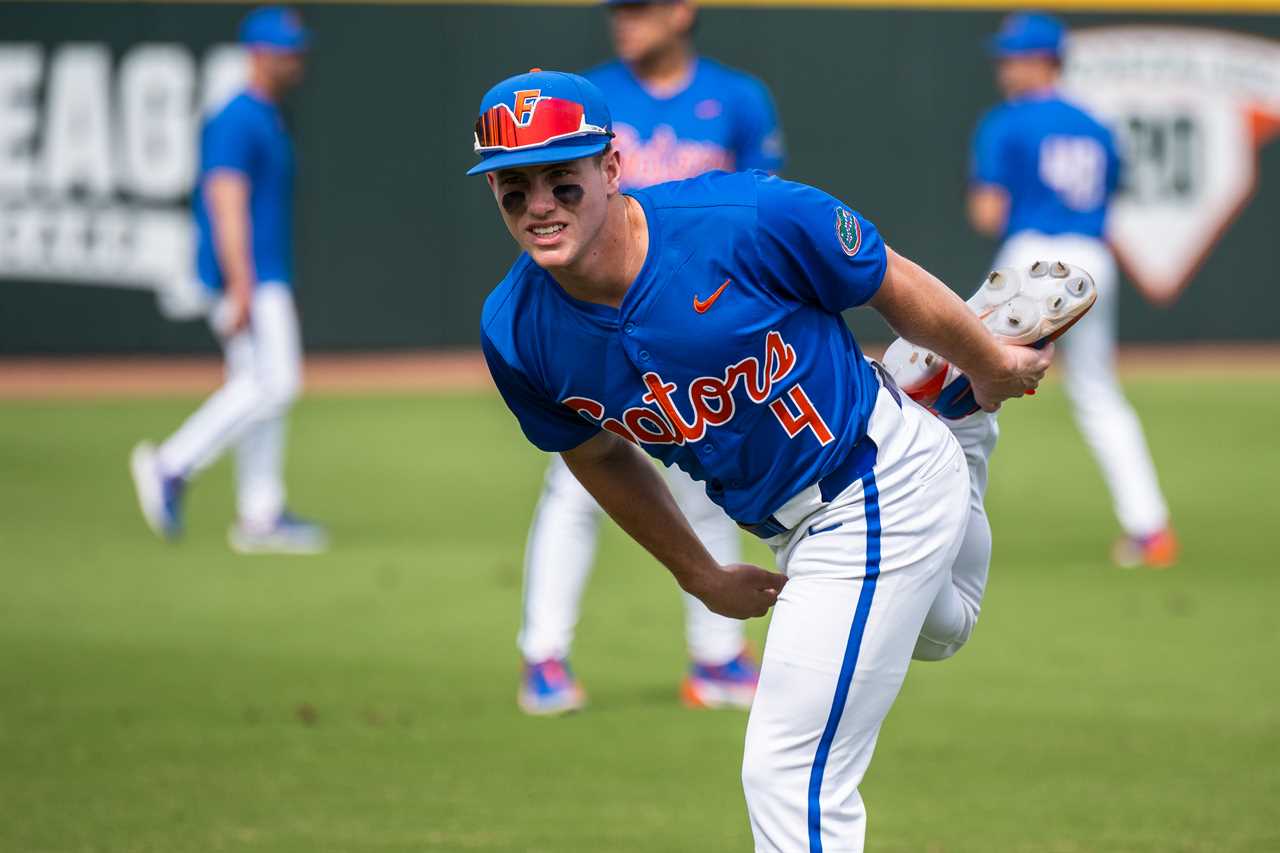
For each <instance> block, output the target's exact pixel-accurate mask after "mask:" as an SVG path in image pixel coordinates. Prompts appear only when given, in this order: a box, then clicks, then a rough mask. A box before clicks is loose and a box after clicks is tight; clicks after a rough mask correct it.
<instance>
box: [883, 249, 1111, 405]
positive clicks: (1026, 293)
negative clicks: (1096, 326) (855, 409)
mask: <svg viewBox="0 0 1280 853" xmlns="http://www.w3.org/2000/svg"><path fill="white" fill-rule="evenodd" d="M1097 298H1098V289H1097V287H1096V286H1095V285H1094V283H1093V277H1092V276H1091V275H1089V273H1087V272H1085V271H1084V270H1082V269H1081V268H1080V267H1077V266H1073V265H1072V264H1066V263H1063V262H1062V261H1053V262H1052V263H1050V262H1048V261H1036V262H1035V263H1034V264H1031V265H1030V266H1026V267H1017V268H1014V267H1002V268H1000V269H998V270H995V271H994V272H992V273H990V274H989V275H988V276H987V279H986V281H984V282H983V283H982V286H981V287H979V288H978V292H977V293H975V294H973V296H971V297H969V300H968V302H967V304H968V306H969V307H970V308H971V309H973V312H974V313H975V314H977V315H978V317H979V319H981V320H982V323H983V325H985V326H986V327H987V328H988V329H990V330H991V332H992V333H993V334H994V335H996V336H997V337H998V338H1000V339H1001V340H1003V341H1005V342H1006V343H1010V344H1017V345H1020V346H1029V347H1035V348H1036V349H1039V348H1041V347H1044V346H1046V345H1048V344H1050V343H1052V342H1053V341H1055V340H1057V339H1058V338H1059V337H1061V336H1062V334H1063V332H1065V331H1066V330H1067V329H1070V328H1071V327H1072V326H1073V325H1074V324H1075V323H1076V321H1077V320H1079V319H1080V318H1081V317H1083V316H1084V315H1085V312H1087V311H1088V310H1089V309H1090V308H1092V307H1093V303H1094V302H1095V301H1096V300H1097ZM884 367H885V369H886V370H888V371H889V375H890V376H892V377H893V379H894V381H895V382H897V383H898V386H899V387H900V388H902V390H903V391H904V392H906V394H907V396H909V397H910V398H911V399H913V400H915V401H916V402H917V403H919V404H920V405H922V406H924V407H925V408H927V409H928V410H929V411H931V412H933V413H934V414H935V415H939V416H941V417H944V418H949V419H951V420H957V419H959V418H963V417H965V416H967V415H971V414H973V413H974V412H976V411H978V408H979V407H978V402H977V400H975V399H974V397H973V388H972V387H971V386H970V384H969V379H968V377H966V376H965V375H964V374H963V373H961V372H960V371H959V370H957V369H956V368H955V367H954V366H953V365H951V364H949V363H948V362H947V361H946V360H945V359H943V358H942V357H941V356H939V355H937V354H936V353H933V352H930V351H929V350H927V349H924V348H923V347H918V346H915V345H914V344H912V343H910V342H909V341H906V340H904V339H903V338H898V339H897V340H896V341H894V342H893V343H892V344H890V346H889V348H888V349H887V350H885V353H884Z"/></svg>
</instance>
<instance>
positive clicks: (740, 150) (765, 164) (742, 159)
mask: <svg viewBox="0 0 1280 853" xmlns="http://www.w3.org/2000/svg"><path fill="white" fill-rule="evenodd" d="M738 122H739V124H738V128H737V134H736V136H737V138H736V140H735V148H736V150H735V151H734V160H735V162H736V163H737V167H738V169H739V170H740V171H744V172H745V171H749V170H751V169H760V170H762V171H765V172H780V171H782V164H783V160H784V159H785V155H786V152H785V145H784V143H783V138H782V128H781V127H780V126H779V125H778V111H777V109H776V108H775V107H774V105H773V97H772V96H771V95H770V94H769V90H768V89H767V88H766V87H765V85H764V84H763V83H761V82H759V81H758V80H750V81H748V83H747V85H746V86H745V88H744V91H743V94H742V98H741V104H740V105H739V109H738Z"/></svg>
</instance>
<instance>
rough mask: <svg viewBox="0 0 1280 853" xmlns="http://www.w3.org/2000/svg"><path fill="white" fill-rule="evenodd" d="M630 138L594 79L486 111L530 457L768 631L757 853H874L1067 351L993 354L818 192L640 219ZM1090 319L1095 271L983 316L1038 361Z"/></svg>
mask: <svg viewBox="0 0 1280 853" xmlns="http://www.w3.org/2000/svg"><path fill="white" fill-rule="evenodd" d="M612 138H613V123H612V120H611V117H610V112H609V108H608V105H607V103H606V102H605V99H604V95H603V94H602V93H601V91H600V90H599V89H598V88H597V87H596V86H595V85H594V84H592V83H591V82H590V81H588V80H586V79H584V78H582V77H579V76H576V75H572V74H565V73H559V72H546V71H538V70H536V69H535V70H534V71H532V72H530V73H528V74H521V75H518V76H516V77H512V78H510V79H507V80H504V81H502V82H501V83H498V84H497V85H496V86H494V87H493V88H492V89H490V90H489V91H488V93H486V94H485V96H484V98H483V100H482V101H481V104H480V115H479V118H478V119H477V121H476V125H475V149H476V152H477V153H478V154H479V156H480V162H479V163H478V164H477V165H476V166H475V167H473V168H472V169H471V170H470V174H484V175H485V176H486V179H487V182H488V186H489V188H490V190H491V192H492V193H493V196H494V200H495V202H496V203H497V205H498V208H499V210H500V212H501V216H502V219H503V221H504V223H505V225H506V226H507V229H508V231H509V232H510V233H511V236H512V237H513V238H514V240H515V241H516V243H517V245H519V247H520V248H521V249H522V250H523V252H522V254H521V255H520V257H519V258H518V259H517V260H516V262H515V264H514V265H513V266H512V267H511V270H510V271H509V272H508V274H507V276H506V277H505V278H504V279H503V280H502V282H501V283H500V284H499V285H498V287H497V288H496V289H495V290H494V291H493V293H492V294H490V296H489V297H488V299H487V300H486V302H485V306H484V311H483V316H482V320H481V341H482V345H483V349H484V354H485V358H486V360H487V361H488V364H489V368H490V371H491V373H492V375H493V378H494V381H495V384H496V385H497V387H498V389H499V391H500V392H501V394H502V396H503V398H504V399H505V401H506V403H507V405H508V407H509V408H510V409H511V410H512V412H513V413H514V414H515V416H516V418H517V420H518V422H519V424H520V427H521V429H522V430H523V431H524V433H525V435H526V437H527V438H528V439H529V440H530V441H531V442H532V443H533V444H534V445H536V446H537V447H539V448H541V449H543V450H545V451H548V452H556V453H559V454H560V455H561V458H562V459H563V460H564V461H565V463H566V464H567V465H568V467H569V469H570V470H571V471H572V472H573V474H574V476H575V477H576V478H577V479H578V481H579V482H580V483H581V484H582V485H583V486H584V487H585V488H586V489H587V491H588V492H590V493H591V495H592V496H593V497H594V498H595V499H596V500H597V501H598V502H599V503H600V505H601V506H602V507H603V508H604V509H605V511H606V512H608V513H609V515H610V516H611V517H612V518H613V519H614V520H615V521H616V522H617V523H618V524H619V526H621V527H622V529H623V530H625V531H626V532H627V533H628V534H629V535H630V536H631V537H632V538H633V539H635V540H636V541H637V542H638V543H640V544H641V545H642V546H644V547H645V548H646V549H648V550H649V552H650V553H652V554H653V555H654V557H656V558H657V559H658V560H659V562H661V563H662V564H663V565H664V566H666V568H667V569H668V570H669V571H670V572H671V574H672V575H673V576H674V577H675V579H676V581H677V583H678V584H679V585H680V586H681V588H682V589H684V590H685V591H686V592H689V593H690V594H692V595H694V596H696V597H697V598H699V599H700V600H701V601H702V602H703V603H704V604H705V605H706V606H707V607H708V608H709V609H710V610H712V611H713V612H715V613H719V614H721V615H725V616H732V617H737V618H746V617H750V616H759V615H762V614H764V613H765V612H766V611H767V610H768V609H769V608H770V607H771V606H774V605H776V607H775V609H774V613H773V619H772V622H771V624H770V627H769V636H768V640H767V642H766V644H765V648H764V653H763V656H762V663H761V672H760V680H759V686H758V688H757V691H756V696H755V701H754V703H753V705H752V708H751V716H750V720H749V722H748V726H747V738H746V748H745V755H744V763H743V784H744V788H745V792H746V798H747V807H748V811H749V813H750V818H751V825H752V830H753V833H754V835H755V842H756V849H757V850H761V851H787V853H793V851H797V850H805V849H808V850H810V851H821V850H823V849H828V850H842V851H849V850H862V849H863V837H864V832H865V811H864V809H863V806H862V801H861V798H860V797H859V795H858V785H859V783H860V782H861V779H862V776H863V774H864V773H865V771H866V769H867V766H868V764H869V762H870V759H871V753H872V751H873V749H874V746H875V742H876V738H877V735H878V732H879V729H880V725H881V723H882V721H883V720H884V718H885V715H886V714H887V713H888V711H889V707H890V706H891V705H892V703H893V700H894V697H895V696H896V695H897V692H898V689H899V687H900V686H901V683H902V680H903V678H904V677H905V675H906V669H907V665H908V662H909V661H910V659H911V658H912V656H913V655H915V656H917V657H919V658H924V659H934V660H936V659H942V658H945V657H948V656H950V655H951V654H954V652H955V651H956V650H957V649H958V648H959V647H960V646H961V645H962V644H963V643H964V642H965V641H966V640H967V639H968V637H969V634H970V633H971V632H972V630H973V626H974V623H975V621H976V619H977V614H978V607H979V605H980V603H981V597H982V592H983V587H984V586H985V582H986V572H987V557H988V556H989V554H990V544H991V543H990V528H989V527H988V526H987V521H986V515H985V512H984V511H983V509H982V501H981V494H980V489H981V487H982V486H983V485H985V477H986V463H987V457H988V455H989V453H990V451H991V448H992V447H993V446H994V442H995V423H994V419H993V417H992V415H991V414H990V412H992V411H994V410H995V409H996V408H998V406H999V404H1000V402H1001V401H1003V400H1005V399H1008V398H1010V397H1015V396H1020V395H1022V394H1024V393H1027V392H1028V391H1031V390H1034V389H1035V387H1036V386H1037V384H1038V383H1039V381H1040V379H1041V377H1042V376H1043V375H1044V372H1045V370H1046V369H1047V368H1048V365H1049V362H1050V358H1051V355H1052V346H1046V347H1045V348H1044V349H1036V348H1033V347H1030V346H1020V345H1016V344H1014V343H1006V342H1002V340H1001V339H1000V337H999V336H998V335H996V334H993V333H992V332H991V331H988V328H987V327H986V326H984V325H983V321H980V320H979V319H978V318H977V317H976V316H975V313H974V312H973V311H971V310H970V309H969V307H967V306H966V305H965V304H964V303H963V302H962V301H961V300H960V299H959V298H958V297H956V296H955V295H954V294H953V293H952V292H951V291H950V290H948V289H947V288H946V286H945V285H943V284H942V283H941V282H939V281H938V280H937V279H935V278H934V277H933V276H931V275H930V274H929V273H927V272H926V271H925V270H923V269H922V268H920V267H919V266H917V265H915V264H914V263H912V262H911V261H909V260H907V259H906V258H905V257H903V256H902V255H899V254H897V253H896V252H894V251H892V250H891V249H889V248H888V247H887V246H886V245H885V243H884V242H883V240H882V238H881V236H880V234H879V232H878V231H877V230H876V228H875V226H873V225H872V224H871V223H870V222H868V221H867V220H866V219H864V218H863V217H862V216H860V215H859V214H857V213H855V212H854V211H853V210H852V209H850V208H849V207H848V206H846V205H844V204H843V203H842V202H840V201H839V200H837V199H835V198H833V197H832V196H830V195H828V194H827V193H825V192H822V191H821V190H818V189H815V188H813V187H810V186H805V185H802V184H797V183H790V182H787V181H783V180H780V179H778V178H775V177H769V176H767V175H766V174H765V173H763V172H759V171H754V172H738V173H724V172H713V173H709V174H707V175H704V176H702V177H700V178H696V179H693V180H688V181H678V182H674V183H667V184H661V185H659V186H656V187H652V188H649V189H645V190H635V191H633V192H632V193H630V194H624V193H623V192H622V191H621V184H622V175H623V172H624V168H625V159H624V158H623V157H622V156H620V155H619V152H618V151H617V150H616V149H614V148H613V147H612V145H611V141H612ZM712 294H719V295H718V296H717V297H716V298H715V299H714V300H713V299H712ZM1091 297H1092V284H1091V282H1089V281H1088V276H1087V275H1086V274H1084V273H1082V272H1081V271H1080V270H1078V269H1075V268H1073V267H1068V266H1066V265H1063V264H1053V265H1045V264H1038V265H1036V266H1034V267H1029V268H1027V269H1025V270H1015V269H1010V270H1004V271H1000V272H997V273H995V274H993V275H992V276H991V277H990V279H989V280H988V282H987V283H986V284H985V285H984V286H983V288H982V289H981V290H980V291H979V293H978V295H977V296H975V297H974V303H975V307H978V306H979V304H980V305H981V309H980V310H981V313H982V314H983V315H985V317H986V318H987V322H988V323H989V324H991V325H992V327H993V328H995V329H996V330H997V331H999V332H1001V333H1002V334H1003V332H1004V331H1007V330H1011V329H1014V328H1017V329H1030V330H1032V331H1033V334H1034V336H1035V337H1034V338H1025V339H1024V338H1021V337H1020V338H1018V340H1019V341H1023V340H1025V341H1026V342H1027V343H1030V344H1042V343H1044V342H1045V341H1047V340H1049V339H1050V338H1052V336H1053V335H1054V334H1056V333H1057V332H1059V331H1060V330H1061V329H1063V328H1065V327H1066V326H1067V325H1069V324H1070V323H1071V322H1072V321H1074V319H1076V318H1077V317H1078V316H1079V315H1080V313H1081V312H1083V311H1084V310H1085V309H1087V307H1088V304H1089V302H1090V301H1091ZM700 305H701V306H706V310H699V306H700ZM859 305H870V306H871V307H872V308H874V309H875V310H877V311H878V312H880V313H881V314H882V315H883V316H884V317H885V319H886V320H887V321H888V322H889V323H890V324H891V325H892V326H893V327H894V328H895V329H896V330H897V331H898V332H899V333H901V334H903V335H904V336H905V337H907V338H908V339H910V340H911V341H913V342H914V344H915V345H918V346H915V345H905V346H906V348H907V349H908V350H909V351H910V352H909V353H908V355H907V357H906V361H907V362H908V363H910V362H911V357H912V356H915V361H916V362H920V363H925V362H927V363H929V364H930V365H933V366H934V367H935V368H936V369H938V370H942V369H944V368H945V374H944V376H943V381H942V383H941V385H942V386H943V387H942V388H941V392H942V394H943V395H944V396H947V395H948V394H949V392H950V390H951V388H958V387H962V386H963V388H964V389H965V392H966V393H965V394H964V395H963V400H968V401H969V402H970V403H971V404H972V406H971V407H972V409H973V410H975V411H974V413H973V414H970V415H968V416H966V417H962V418H960V419H958V420H956V421H954V422H949V421H946V420H944V419H943V418H939V417H935V416H934V415H932V414H930V413H929V412H927V411H926V410H925V409H924V408H922V407H921V406H920V405H918V404H917V403H915V402H914V401H913V400H912V399H911V398H910V397H909V396H907V395H904V394H902V393H900V392H899V390H898V388H897V386H896V385H895V383H894V381H893V380H892V379H891V378H890V377H889V375H888V374H887V373H886V372H885V371H884V370H883V369H882V368H880V367H879V366H878V365H873V363H871V362H869V361H867V360H866V359H864V358H863V356H862V354H861V352H860V350H859V348H858V345H857V342H856V341H855V340H854V337H853V334H852V333H851V332H850V330H849V328H848V327H847V326H846V325H845V323H844V322H843V320H842V319H841V312H842V311H843V310H845V309H848V308H852V307H855V306H859ZM926 347H927V348H928V349H927V350H925V349H921V348H926ZM919 378H921V376H916V375H914V374H913V379H919ZM948 400H949V401H950V402H951V403H957V401H956V400H951V398H950V396H948ZM963 400H961V401H959V402H963ZM978 406H981V407H982V409H983V411H976V409H977V407H978ZM955 409H956V412H957V413H958V412H960V411H969V409H967V408H962V407H960V406H958V405H957V406H955ZM948 411H951V409H950V408H948ZM640 450H643V451H645V453H648V454H649V455H650V456H653V457H655V458H657V459H659V460H660V461H661V462H663V463H664V464H666V465H675V466H677V467H679V468H680V469H681V470H683V471H685V472H686V473H688V474H689V475H690V476H692V477H693V478H694V479H695V480H697V481H698V482H700V483H701V484H702V485H703V486H704V488H705V490H706V493H707V495H708V496H709V497H710V498H711V500H712V501H714V502H715V503H716V504H717V505H718V506H720V507H721V508H722V509H723V510H724V511H725V512H726V513H727V514H728V515H729V516H730V517H731V518H733V519H734V520H735V521H736V522H738V524H739V525H740V526H741V527H743V528H745V529H747V530H749V531H750V532H752V533H754V534H756V535H757V536H760V537H762V538H763V539H765V540H766V542H767V543H768V544H769V546H770V547H771V548H772V550H773V552H774V555H775V557H776V559H777V563H778V568H779V569H780V571H781V574H776V573H773V572H769V571H766V570H764V569H762V568H759V567H756V566H752V565H746V564H742V563H732V564H723V563H721V562H719V561H718V560H716V559H715V557H714V556H713V555H712V554H711V553H709V552H708V550H707V548H706V547H705V546H704V545H703V544H702V543H701V542H700V541H699V539H698V537H697V536H696V535H695V533H694V532H693V530H692V529H691V528H690V526H689V524H688V523H687V522H686V520H685V518H684V516H683V515H682V514H681V512H680V510H679V508H678V507H677V506H676V504H675V502H674V500H673V499H672V497H671V494H670V492H669V491H668V490H667V487H666V485H665V483H664V481H663V479H662V478H661V476H659V474H658V473H657V471H656V470H654V467H653V466H652V465H651V464H650V463H649V461H648V460H646V459H645V457H644V455H643V454H642V453H640V452H639V451H640ZM966 460H967V463H968V464H966ZM971 469H972V472H973V473H972V477H971V473H970V471H971ZM970 540H972V541H970Z"/></svg>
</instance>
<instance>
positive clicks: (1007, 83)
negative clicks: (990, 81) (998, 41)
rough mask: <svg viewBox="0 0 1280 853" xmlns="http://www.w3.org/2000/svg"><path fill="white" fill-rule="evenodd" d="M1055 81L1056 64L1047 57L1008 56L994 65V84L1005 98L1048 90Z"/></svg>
mask: <svg viewBox="0 0 1280 853" xmlns="http://www.w3.org/2000/svg"><path fill="white" fill-rule="evenodd" d="M1057 79H1058V64H1057V62H1056V61H1054V60H1053V59H1052V58H1050V57H1047V56H1039V55H1035V54H1030V55H1027V56H1008V57H1005V58H1004V59H1001V60H1000V61H999V62H997V63H996V82H997V83H998V84H999V86H1000V91H1002V92H1003V93H1004V96H1005V97H1006V98H1015V97H1017V96H1019V95H1023V94H1026V93H1027V92H1034V91H1036V90H1037V89H1045V88H1048V87H1050V86H1052V85H1053V84H1054V83H1055V82H1057Z"/></svg>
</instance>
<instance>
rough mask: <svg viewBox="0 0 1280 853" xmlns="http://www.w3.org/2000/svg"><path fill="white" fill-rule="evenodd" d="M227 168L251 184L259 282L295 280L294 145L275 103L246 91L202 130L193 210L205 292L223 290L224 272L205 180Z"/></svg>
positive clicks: (252, 230)
mask: <svg viewBox="0 0 1280 853" xmlns="http://www.w3.org/2000/svg"><path fill="white" fill-rule="evenodd" d="M223 169H227V170H230V171H233V172H239V173H240V174H242V175H244V176H245V178H246V179H248V181H249V219H250V242H251V243H252V247H253V267H254V270H255V272H256V274H257V280H258V281H260V282H262V281H280V282H285V283H288V282H289V281H290V279H291V278H292V243H293V145H292V143H290V141H289V134H288V133H287V132H286V131H285V127H284V119H283V118H282V117H281V115H280V110H279V109H277V108H276V106H275V104H272V103H270V102H268V101H264V100H261V99H259V98H257V97H256V96H254V95H252V94H250V93H249V92H243V93H241V94H240V95H237V96H236V97H235V98H233V99H232V100H231V102H230V103H228V104H227V105H226V106H225V107H223V108H222V109H221V110H220V111H219V112H218V113H217V114H215V115H214V116H213V117H211V118H209V119H208V120H207V121H206V122H205V123H204V127H203V128H202V129H201V131H200V179H199V181H198V182H197V184H196V191H195V196H194V198H193V200H192V206H193V207H194V210H195V219H196V228H197V231H198V232H199V236H198V239H197V247H196V271H197V273H198V275H199V276H200V281H202V282H203V283H204V285H205V287H208V288H210V289H212V290H222V285H223V282H222V270H221V269H220V268H219V266H218V258H217V254H216V251H215V247H214V242H213V228H212V224H211V223H210V221H209V210H208V206H207V204H206V202H205V197H204V180H205V178H206V177H208V175H209V174H210V173H211V172H216V171H219V170H223Z"/></svg>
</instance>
